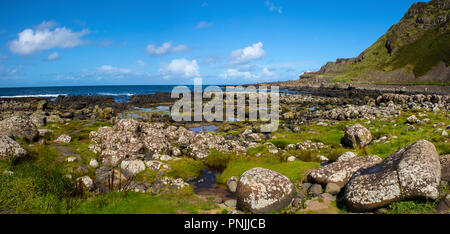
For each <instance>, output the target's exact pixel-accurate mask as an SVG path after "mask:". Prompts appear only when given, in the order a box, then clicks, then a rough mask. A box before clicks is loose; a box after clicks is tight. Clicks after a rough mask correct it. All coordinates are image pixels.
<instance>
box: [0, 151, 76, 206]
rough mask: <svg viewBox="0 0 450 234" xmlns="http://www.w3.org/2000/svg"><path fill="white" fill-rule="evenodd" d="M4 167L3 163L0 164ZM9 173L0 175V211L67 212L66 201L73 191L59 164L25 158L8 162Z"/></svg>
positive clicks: (70, 182)
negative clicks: (54, 164) (11, 172)
mask: <svg viewBox="0 0 450 234" xmlns="http://www.w3.org/2000/svg"><path fill="white" fill-rule="evenodd" d="M2 164H3V167H5V165H4V162H3V163H2ZM7 167H8V169H9V170H11V171H13V172H14V174H13V175H12V176H8V175H4V174H3V173H1V174H0V213H2V214H56V213H66V212H67V209H66V200H65V199H64V198H65V197H67V196H68V195H70V194H71V193H72V192H73V185H72V181H71V180H69V179H67V178H65V177H64V174H65V172H64V170H63V169H61V167H59V166H53V165H49V164H46V163H45V160H42V161H41V160H35V159H31V160H26V161H20V162H16V163H14V164H13V165H7Z"/></svg>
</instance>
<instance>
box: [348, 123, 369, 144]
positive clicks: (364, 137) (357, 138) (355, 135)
mask: <svg viewBox="0 0 450 234" xmlns="http://www.w3.org/2000/svg"><path fill="white" fill-rule="evenodd" d="M371 141H372V134H371V133H370V131H369V130H367V128H365V127H364V126H362V125H361V124H356V125H353V126H351V127H348V128H346V129H345V135H344V137H343V138H342V139H341V143H342V145H344V146H348V147H356V146H359V147H361V148H362V147H365V146H366V145H368V144H370V142H371Z"/></svg>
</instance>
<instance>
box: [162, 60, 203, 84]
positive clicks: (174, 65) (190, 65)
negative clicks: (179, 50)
mask: <svg viewBox="0 0 450 234" xmlns="http://www.w3.org/2000/svg"><path fill="white" fill-rule="evenodd" d="M159 73H160V74H161V75H162V76H163V78H165V79H168V78H170V77H172V76H181V77H185V78H193V77H199V76H200V68H199V66H198V64H197V60H192V61H189V60H187V59H184V58H183V59H174V60H172V61H171V62H170V63H169V64H161V66H160V69H159Z"/></svg>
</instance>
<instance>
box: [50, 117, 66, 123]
mask: <svg viewBox="0 0 450 234" xmlns="http://www.w3.org/2000/svg"><path fill="white" fill-rule="evenodd" d="M47 123H60V124H62V123H64V120H63V119H61V117H59V115H50V116H47Z"/></svg>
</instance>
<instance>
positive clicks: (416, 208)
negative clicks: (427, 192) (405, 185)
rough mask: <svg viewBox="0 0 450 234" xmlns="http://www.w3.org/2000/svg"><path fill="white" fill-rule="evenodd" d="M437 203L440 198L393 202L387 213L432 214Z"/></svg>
mask: <svg viewBox="0 0 450 234" xmlns="http://www.w3.org/2000/svg"><path fill="white" fill-rule="evenodd" d="M437 204H438V200H436V201H401V202H393V203H391V204H390V205H389V206H388V207H387V208H386V214H432V213H434V210H435V208H436V206H437Z"/></svg>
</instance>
